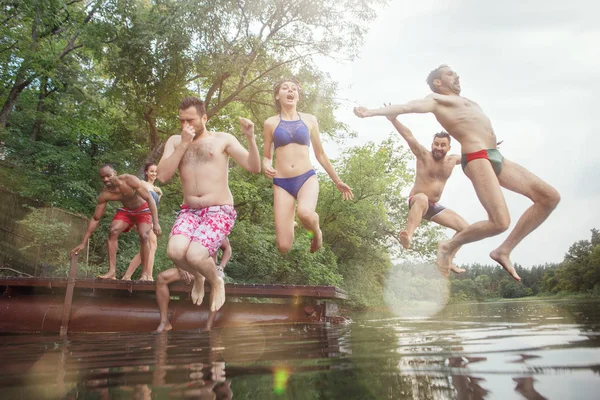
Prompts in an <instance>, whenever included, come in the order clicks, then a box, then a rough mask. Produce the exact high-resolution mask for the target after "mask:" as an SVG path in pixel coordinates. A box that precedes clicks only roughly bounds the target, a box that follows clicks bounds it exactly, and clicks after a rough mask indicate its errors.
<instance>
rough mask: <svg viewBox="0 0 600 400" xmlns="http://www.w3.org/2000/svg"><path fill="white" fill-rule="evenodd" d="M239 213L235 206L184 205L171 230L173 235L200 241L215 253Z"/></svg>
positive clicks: (210, 251)
mask: <svg viewBox="0 0 600 400" xmlns="http://www.w3.org/2000/svg"><path fill="white" fill-rule="evenodd" d="M236 217H237V213H236V212H235V210H234V208H233V206H230V205H223V206H210V207H206V208H190V207H189V206H187V205H185V204H184V205H182V206H181V209H180V210H179V214H177V219H176V220H175V224H174V225H173V229H172V230H171V235H170V236H169V237H171V236H174V235H183V236H185V237H186V238H188V239H189V240H190V241H191V242H198V243H200V244H201V245H202V246H204V247H206V249H208V252H209V253H210V254H211V255H213V254H215V253H216V252H217V251H218V250H219V247H221V243H222V242H223V240H225V238H226V237H227V235H229V233H230V232H231V229H232V228H233V224H234V223H235V218H236Z"/></svg>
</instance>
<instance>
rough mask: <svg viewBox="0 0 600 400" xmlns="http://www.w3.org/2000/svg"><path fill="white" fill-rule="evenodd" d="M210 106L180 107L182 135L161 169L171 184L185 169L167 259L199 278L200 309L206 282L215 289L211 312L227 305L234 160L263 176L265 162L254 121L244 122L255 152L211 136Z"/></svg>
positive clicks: (191, 101) (189, 101) (194, 102)
mask: <svg viewBox="0 0 600 400" xmlns="http://www.w3.org/2000/svg"><path fill="white" fill-rule="evenodd" d="M207 119H208V117H207V115H206V109H205V106H204V102H203V101H202V100H200V99H197V98H195V97H186V98H185V99H183V100H182V101H181V103H180V105H179V122H180V123H181V134H180V135H173V136H171V137H170V138H169V140H168V141H167V143H166V144H165V151H164V153H163V156H162V158H161V160H160V162H159V164H158V180H159V181H161V182H166V181H168V180H169V179H171V177H172V176H173V174H174V173H175V171H176V170H177V169H178V168H179V174H180V177H181V185H182V188H183V205H182V206H181V210H180V211H179V214H178V216H177V220H176V221H175V224H174V226H173V229H172V231H171V236H170V238H169V243H168V245H167V255H168V256H169V258H170V259H171V260H173V262H174V263H175V265H176V266H177V268H179V269H182V270H184V271H187V272H189V273H191V274H192V275H193V276H194V287H193V288H192V293H191V297H192V301H193V302H194V304H197V305H200V304H201V303H202V299H203V298H204V280H205V278H206V279H208V282H209V283H210V285H211V292H210V303H211V304H210V310H211V311H213V312H214V311H217V310H219V309H220V308H221V306H222V305H223V303H224V302H225V283H224V282H223V279H222V278H221V277H219V276H218V274H217V269H216V265H215V261H214V260H213V259H212V257H211V254H215V253H216V252H217V250H218V249H219V247H220V246H221V242H223V240H225V238H226V237H227V235H229V232H231V229H232V228H233V224H234V223H235V218H236V212H235V210H234V209H233V196H232V195H231V191H230V190H229V179H228V170H229V157H230V156H231V157H232V158H233V159H234V160H235V161H236V162H237V163H238V164H240V165H241V166H242V167H243V168H244V169H246V170H247V171H249V172H253V173H259V172H260V156H259V153H258V147H257V146H256V138H255V137H254V124H253V123H252V121H250V120H248V119H245V118H240V126H241V130H242V133H243V134H244V136H245V137H246V140H247V141H248V148H249V151H248V150H246V149H245V148H244V147H243V146H242V145H241V144H240V142H239V141H238V140H237V138H236V137H235V136H233V135H231V134H229V133H224V132H209V131H207V130H206V126H205V125H206V121H207Z"/></svg>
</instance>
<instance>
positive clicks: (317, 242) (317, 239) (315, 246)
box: [310, 229, 323, 253]
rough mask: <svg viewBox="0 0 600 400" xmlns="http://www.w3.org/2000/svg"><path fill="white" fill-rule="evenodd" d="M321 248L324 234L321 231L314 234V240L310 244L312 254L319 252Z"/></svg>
mask: <svg viewBox="0 0 600 400" xmlns="http://www.w3.org/2000/svg"><path fill="white" fill-rule="evenodd" d="M321 246H323V232H321V230H320V229H319V230H318V231H317V232H313V238H312V241H311V242H310V252H311V253H314V252H317V251H319V249H320V248H321Z"/></svg>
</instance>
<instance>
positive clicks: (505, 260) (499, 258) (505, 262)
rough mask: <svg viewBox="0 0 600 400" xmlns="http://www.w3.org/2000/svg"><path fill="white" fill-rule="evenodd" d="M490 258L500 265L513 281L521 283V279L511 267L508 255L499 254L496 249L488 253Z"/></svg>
mask: <svg viewBox="0 0 600 400" xmlns="http://www.w3.org/2000/svg"><path fill="white" fill-rule="evenodd" d="M490 257H491V258H492V260H494V261H496V262H497V263H498V264H500V265H502V268H504V269H505V270H506V272H508V273H509V274H510V276H512V277H513V279H514V280H515V281H517V282H520V281H521V277H520V276H519V274H517V271H516V270H515V267H513V265H512V262H510V257H509V255H508V254H504V253H501V252H500V251H498V249H496V250H494V251H492V252H491V253H490Z"/></svg>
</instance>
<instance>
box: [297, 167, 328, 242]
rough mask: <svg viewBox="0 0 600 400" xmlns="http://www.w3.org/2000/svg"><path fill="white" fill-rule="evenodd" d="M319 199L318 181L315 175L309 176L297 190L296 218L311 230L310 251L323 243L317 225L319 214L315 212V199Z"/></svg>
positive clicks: (321, 234)
mask: <svg viewBox="0 0 600 400" xmlns="http://www.w3.org/2000/svg"><path fill="white" fill-rule="evenodd" d="M318 199H319V181H318V180H317V177H316V176H311V177H310V178H308V179H307V180H306V182H304V185H302V188H301V189H300V191H299V192H298V210H297V211H296V212H297V214H298V218H299V219H300V223H301V224H302V226H303V227H304V228H305V229H306V230H308V231H309V232H312V235H313V237H312V241H311V243H310V252H311V253H314V252H316V251H318V250H319V249H320V248H321V246H322V245H323V233H322V232H321V228H320V227H319V214H317V212H316V209H317V200H318Z"/></svg>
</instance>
